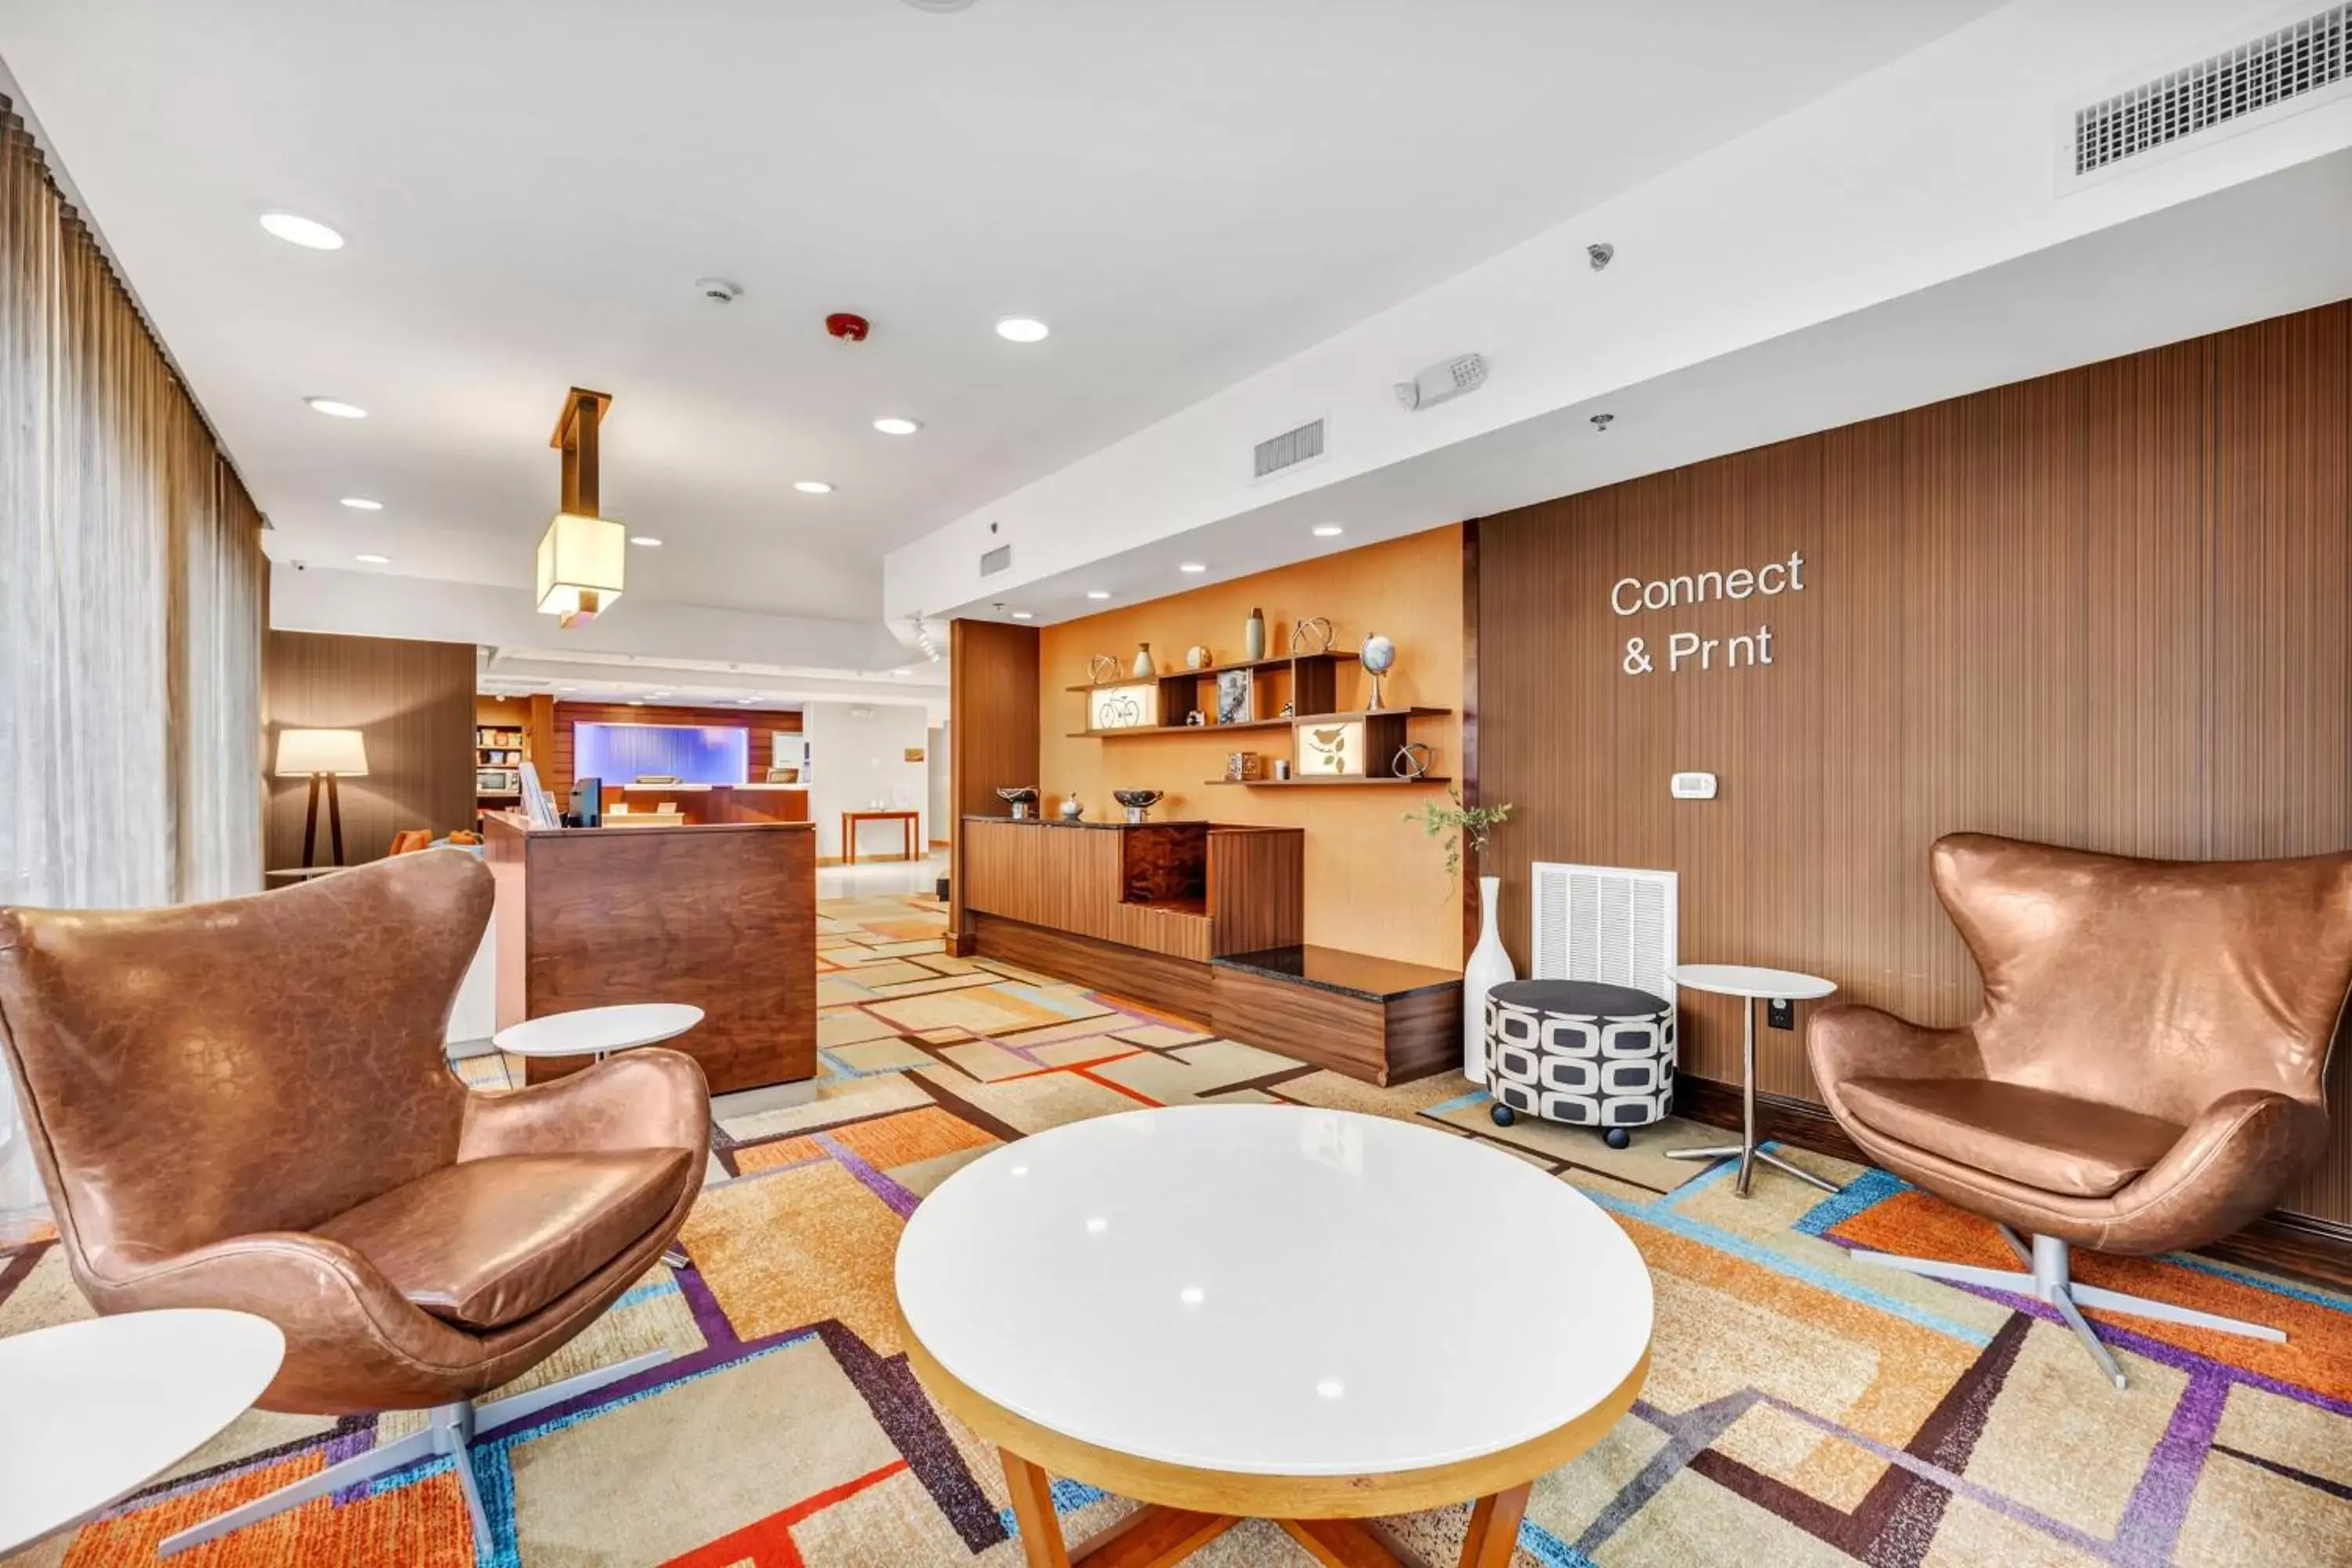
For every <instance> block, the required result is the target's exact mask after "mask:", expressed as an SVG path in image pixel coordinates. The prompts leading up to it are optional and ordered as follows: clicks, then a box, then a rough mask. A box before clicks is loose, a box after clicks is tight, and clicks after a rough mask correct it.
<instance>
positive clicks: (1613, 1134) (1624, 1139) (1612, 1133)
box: [1601, 1127, 1633, 1149]
mask: <svg viewBox="0 0 2352 1568" xmlns="http://www.w3.org/2000/svg"><path fill="white" fill-rule="evenodd" d="M1601 1142H1603V1143H1606V1144H1608V1145H1609V1146H1610V1147H1611V1148H1612V1149H1623V1148H1628V1147H1630V1146H1631V1145H1632V1144H1633V1133H1632V1132H1631V1131H1628V1130H1627V1129H1625V1128H1622V1127H1612V1128H1611V1129H1610V1130H1609V1131H1606V1132H1603V1133H1602V1134H1601Z"/></svg>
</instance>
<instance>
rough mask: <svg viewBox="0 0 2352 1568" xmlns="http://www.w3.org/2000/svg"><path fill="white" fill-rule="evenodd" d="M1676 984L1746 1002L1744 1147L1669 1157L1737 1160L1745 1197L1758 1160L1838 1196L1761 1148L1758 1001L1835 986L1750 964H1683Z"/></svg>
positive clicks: (1808, 996) (1790, 998)
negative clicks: (1758, 1136)
mask: <svg viewBox="0 0 2352 1568" xmlns="http://www.w3.org/2000/svg"><path fill="white" fill-rule="evenodd" d="M1674 981H1675V984H1677V985H1680V986H1684V987H1685V988H1686V989H1689V990H1692V991H1709V992H1713V993H1714V994H1717V995H1718V996H1740V997H1745V998H1746V999H1747V1005H1745V1006H1744V1007H1743V1008H1742V1009H1741V1018H1742V1021H1743V1023H1744V1025H1745V1026H1746V1029H1745V1034H1744V1037H1743V1040H1742V1045H1741V1048H1740V1054H1739V1142H1738V1143H1737V1144H1729V1145H1726V1146H1723V1147H1720V1148H1707V1149H1670V1150H1668V1151H1667V1152H1666V1158H1667V1159H1669V1160H1729V1159H1734V1158H1736V1159H1738V1162H1739V1176H1738V1183H1737V1186H1736V1190H1737V1191H1738V1194H1739V1195H1740V1196H1741V1197H1743V1198H1744V1197H1746V1196H1747V1195H1748V1182H1749V1178H1750V1177H1751V1176H1752V1175H1753V1173H1754V1172H1755V1168H1756V1163H1757V1162H1758V1161H1759V1160H1760V1161H1762V1162H1763V1163H1765V1164H1768V1165H1769V1166H1771V1167H1772V1168H1773V1169H1774V1170H1776V1171H1782V1172H1786V1173H1788V1174H1790V1175H1791V1176H1794V1177H1796V1178H1797V1180H1799V1181H1801V1182H1811V1184H1813V1185H1814V1186H1817V1187H1819V1188H1821V1190H1822V1191H1823V1192H1825V1193H1834V1192H1836V1191H1837V1190H1838V1187H1837V1184H1836V1183H1834V1182H1825V1181H1823V1180H1822V1178H1821V1177H1819V1176H1816V1175H1814V1174H1813V1173H1811V1171H1804V1170H1800V1169H1798V1168H1797V1167H1796V1166H1794V1165H1791V1164H1790V1163H1789V1162H1788V1161H1786V1160H1783V1159H1781V1158H1780V1156H1779V1155H1778V1154H1773V1153H1768V1152H1766V1151H1764V1150H1762V1149H1759V1148H1758V1147H1756V1004H1757V1003H1758V1002H1759V1001H1772V1002H1811V1001H1813V1000H1815V999H1816V998H1819V997H1822V996H1827V995H1830V994H1832V993H1834V992H1835V991H1836V990H1837V984H1836V983H1835V982H1834V981H1829V980H1823V979H1822V977H1821V976H1820V975H1818V974H1799V973H1796V972H1795V971H1793V970H1788V969H1759V968H1757V967H1755V966H1754V965H1752V964H1746V963H1678V964H1676V965H1675V968H1674Z"/></svg>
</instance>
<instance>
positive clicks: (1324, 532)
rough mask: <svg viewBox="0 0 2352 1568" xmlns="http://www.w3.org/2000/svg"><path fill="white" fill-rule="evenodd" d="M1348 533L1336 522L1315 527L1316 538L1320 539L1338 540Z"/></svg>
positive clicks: (1323, 523)
mask: <svg viewBox="0 0 2352 1568" xmlns="http://www.w3.org/2000/svg"><path fill="white" fill-rule="evenodd" d="M1345 532H1347V530H1346V529H1344V528H1341V527H1340V526H1339V524H1338V523H1336V522H1318V523H1317V524H1316V525H1315V537H1316V538H1318V539H1337V538H1339V536H1340V535H1341V534H1343V533H1345Z"/></svg>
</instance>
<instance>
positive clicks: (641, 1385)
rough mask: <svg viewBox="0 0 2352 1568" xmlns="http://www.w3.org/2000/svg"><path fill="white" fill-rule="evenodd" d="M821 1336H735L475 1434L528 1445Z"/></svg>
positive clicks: (804, 1330) (793, 1332)
mask: <svg viewBox="0 0 2352 1568" xmlns="http://www.w3.org/2000/svg"><path fill="white" fill-rule="evenodd" d="M815 1333H816V1330H815V1328H814V1327H813V1326H810V1325H806V1324H803V1326H802V1327H800V1328H797V1329H785V1330H783V1331H780V1332H777V1333H772V1334H763V1335H761V1337H760V1338H758V1339H756V1340H738V1339H735V1338H733V1337H732V1336H731V1335H730V1337H729V1342H728V1343H727V1344H725V1345H723V1346H721V1345H711V1346H708V1347H706V1348H704V1349H702V1350H698V1351H695V1352H691V1353H689V1354H687V1355H680V1356H672V1357H670V1359H669V1360H667V1361H666V1362H664V1363H661V1364H660V1365H659V1366H656V1367H648V1368H647V1369H646V1371H644V1372H641V1373H637V1374H636V1375H635V1377H625V1378H622V1379H621V1380H620V1381H619V1382H617V1383H608V1384H604V1386H603V1387H601V1388H591V1389H587V1390H584V1391H583V1392H582V1393H580V1394H574V1395H572V1397H571V1398H570V1399H566V1400H564V1401H562V1403H561V1404H557V1405H546V1406H544V1407H542V1408H541V1409H538V1410H534V1411H532V1412H531V1413H530V1415H523V1416H520V1417H518V1418H517V1419H515V1420H512V1421H509V1422H507V1423H506V1424H505V1425H504V1426H485V1427H483V1428H482V1429H481V1430H480V1431H479V1432H478V1433H476V1434H475V1441H476V1443H478V1444H480V1443H487V1442H488V1441H489V1440H490V1439H491V1438H493V1437H496V1438H499V1439H501V1440H520V1439H526V1438H528V1437H530V1436H531V1435H532V1434H533V1433H535V1432H537V1431H538V1430H539V1429H540V1428H541V1427H543V1426H559V1425H565V1424H568V1423H570V1422H572V1421H576V1420H578V1419H579V1418H580V1417H582V1416H583V1415H593V1414H594V1413H595V1412H596V1411H597V1410H598V1409H600V1408H602V1407H603V1406H604V1405H621V1404H625V1403H627V1402H628V1401H630V1400H633V1399H641V1398H643V1397H645V1396H646V1394H656V1393H659V1392H660V1391H661V1390H662V1389H664V1388H666V1387H668V1386H669V1385H670V1384H678V1383H691V1382H692V1381H694V1380H695V1379H696V1378H698V1377H701V1376H704V1375H706V1374H707V1373H713V1372H718V1371H719V1370H721V1369H723V1368H726V1367H730V1366H732V1365H734V1364H735V1363H737V1362H742V1361H750V1360H751V1359H752V1358H754V1357H756V1356H762V1355H766V1354H767V1353H769V1352H772V1351H777V1350H782V1348H783V1347H784V1346H786V1345H788V1344H791V1343H793V1342H795V1341H798V1340H805V1339H810V1338H813V1337H814V1335H815Z"/></svg>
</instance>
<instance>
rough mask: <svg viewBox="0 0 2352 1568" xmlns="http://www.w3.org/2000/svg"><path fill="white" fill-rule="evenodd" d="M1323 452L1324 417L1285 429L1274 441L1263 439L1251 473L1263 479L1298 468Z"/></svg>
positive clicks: (1252, 475) (1255, 477) (1254, 477)
mask: <svg viewBox="0 0 2352 1568" xmlns="http://www.w3.org/2000/svg"><path fill="white" fill-rule="evenodd" d="M1322 455H1323V421H1321V420H1320V419H1315V420H1310V421H1308V422H1307V424H1304V425H1301V426H1298V428H1297V429H1296V430H1285V431H1284V432H1283V433H1282V434H1281V435H1279V436H1276V437H1274V438H1273V439H1272V440H1270V441H1260V442H1259V443H1258V444H1257V450H1256V454H1255V458H1253V466H1252V471H1251V475H1250V477H1251V478H1252V479H1265V477H1266V476H1267V475H1268V474H1278V473H1280V472H1282V470H1283V469H1285V468H1297V466H1298V465H1299V464H1301V463H1305V462H1310V461H1312V460H1313V459H1315V458H1319V457H1321V456H1322Z"/></svg>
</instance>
